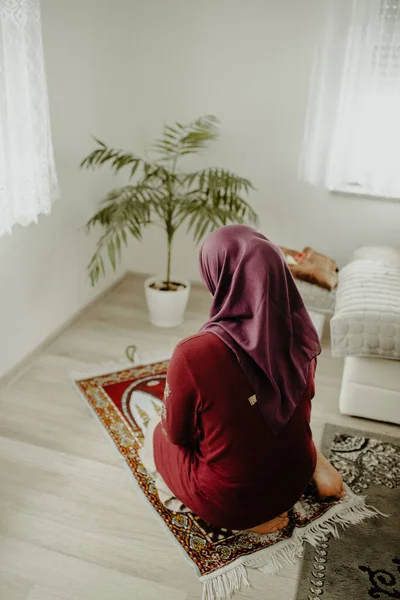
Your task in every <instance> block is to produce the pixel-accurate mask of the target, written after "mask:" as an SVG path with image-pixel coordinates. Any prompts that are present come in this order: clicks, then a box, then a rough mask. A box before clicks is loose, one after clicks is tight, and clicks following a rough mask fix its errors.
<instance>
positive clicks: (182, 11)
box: [44, 0, 400, 279]
mask: <svg viewBox="0 0 400 600" xmlns="http://www.w3.org/2000/svg"><path fill="white" fill-rule="evenodd" d="M318 2H319V0H302V1H301V2H276V0H248V1H247V2H244V1H243V0H201V1H199V0H146V1H145V2H139V1H138V0H136V1H132V0H115V1H113V2H111V0H109V1H107V0H81V1H80V2H78V0H70V1H69V2H68V3H64V2H62V1H61V0H57V1H54V0H44V13H45V15H46V13H47V20H48V21H49V22H50V21H51V23H52V24H53V25H54V26H55V27H56V28H57V29H58V28H60V27H61V24H62V29H61V30H60V31H59V32H58V33H57V35H53V38H54V39H53V40H52V42H53V44H54V48H57V47H58V46H59V45H60V39H59V36H60V35H61V38H62V39H65V37H71V38H72V36H75V38H74V39H76V35H77V32H78V41H79V40H81V36H82V33H83V32H85V34H86V36H87V37H88V39H87V44H86V50H87V52H88V54H89V57H88V56H87V55H83V56H82V57H80V59H79V60H83V61H84V64H85V65H86V64H87V63H88V61H89V60H90V72H91V73H90V78H91V83H92V85H93V88H92V91H91V94H92V98H93V109H94V111H95V113H96V120H94V119H89V120H88V123H86V130H91V131H95V132H96V134H97V135H99V136H102V137H103V138H104V139H105V140H107V141H108V142H110V143H112V144H115V145H122V146H126V147H128V148H132V149H138V150H141V149H142V147H143V142H144V141H146V140H147V141H150V140H151V139H152V135H155V134H157V133H158V132H159V129H160V128H161V126H162V124H163V122H164V121H167V122H168V121H171V122H173V121H174V120H175V119H178V120H181V121H185V120H190V119H192V118H193V117H195V116H198V115H201V114H205V113H211V114H215V115H217V116H218V117H219V118H220V119H221V122H222V137H221V140H220V142H219V143H218V144H217V145H216V146H215V147H214V148H213V149H212V150H211V151H210V152H209V153H208V154H207V155H206V158H204V160H205V161H207V163H208V164H214V165H221V166H225V167H229V168H231V169H233V170H235V171H237V172H239V173H240V174H243V175H245V176H248V177H249V178H250V179H251V180H252V181H253V182H254V185H255V186H256V187H257V189H258V192H257V193H254V194H253V196H252V201H253V202H254V205H255V207H256V209H257V211H258V212H259V214H260V217H261V229H262V231H263V232H264V233H265V234H266V235H268V236H269V237H271V238H272V239H274V240H276V241H277V242H279V243H282V244H285V245H289V246H293V247H295V248H302V247H304V246H305V245H312V246H314V247H315V248H317V249H319V250H321V251H323V252H326V253H328V254H330V255H332V256H334V257H335V258H336V259H337V260H338V262H339V263H340V264H342V263H344V262H345V261H346V260H347V259H348V258H349V256H350V255H351V252H352V251H353V250H354V249H355V248H356V247H357V246H358V245H360V244H366V243H368V244H382V243H384V244H386V243H393V244H394V243H399V238H400V235H399V229H400V203H389V202H386V201H382V200H366V199H361V200H360V199H356V198H351V197H343V196H342V197H340V196H335V195H332V194H329V193H327V192H325V191H324V190H318V189H314V188H312V187H310V186H308V185H306V184H303V183H302V182H300V181H299V179H298V176H297V166H298V157H299V149H300V144H301V139H302V134H303V124H304V116H305V111H306V103H307V94H308V82H309V75H310V69H311V65H312V55H313V48H314V41H315V39H316V36H317V34H318V31H319V29H320V24H319V22H318V15H319V12H318V10H317V5H318ZM48 37H49V34H48ZM80 43H81V42H80ZM48 47H49V48H50V44H48ZM72 58H73V59H76V54H75V53H74V55H73V57H72ZM54 60H55V59H54ZM64 68H65V66H64V64H61V65H60V69H64ZM75 68H77V69H78V70H79V68H80V67H79V64H78V65H75ZM75 89H76V88H75ZM76 91H78V90H76ZM96 95H97V97H96ZM78 110H79V108H78V106H77V107H76V111H78ZM83 133H86V131H84V132H83ZM164 263H165V245H164V239H163V237H162V233H161V232H160V230H158V229H154V230H150V231H149V232H148V234H146V236H145V240H144V243H143V245H142V246H139V245H138V244H134V246H133V248H132V253H131V256H130V257H129V259H128V264H129V265H130V267H131V268H133V269H135V270H139V271H143V272H159V271H160V270H163V269H164ZM174 266H175V268H174V270H175V271H176V272H178V273H181V274H182V275H185V276H189V277H191V278H192V279H197V278H198V273H197V258H196V249H195V247H194V244H193V243H192V241H191V240H190V239H189V238H187V236H186V234H185V233H184V232H182V235H180V236H179V238H178V240H177V243H176V246H175V252H174Z"/></svg>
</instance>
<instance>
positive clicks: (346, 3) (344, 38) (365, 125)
mask: <svg viewBox="0 0 400 600" xmlns="http://www.w3.org/2000/svg"><path fill="white" fill-rule="evenodd" d="M324 10H325V12H324V16H323V19H324V28H323V30H322V36H321V42H320V44H319V47H318V50H317V52H316V59H315V65H314V72H313V75H312V88H311V94H310V100H309V106H308V114H307V120H306V132H305V138H304V143H303V149H302V156H301V165H300V172H301V176H302V178H303V179H305V180H306V181H308V182H310V183H312V184H315V185H323V186H325V187H326V188H328V189H329V190H337V191H348V192H354V193H361V194H370V195H373V196H381V197H382V196H383V197H390V198H399V197H400V0H324Z"/></svg>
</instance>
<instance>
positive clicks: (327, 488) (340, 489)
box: [313, 452, 346, 498]
mask: <svg viewBox="0 0 400 600" xmlns="http://www.w3.org/2000/svg"><path fill="white" fill-rule="evenodd" d="M313 481H314V484H315V487H316V488H317V491H318V494H319V496H320V498H340V497H341V496H344V495H345V493H346V492H345V490H344V485H343V478H342V476H341V474H340V473H339V472H338V471H336V469H335V467H333V466H332V465H331V463H330V462H329V460H328V459H327V458H325V456H324V455H323V454H321V452H317V464H316V467H315V471H314V476H313Z"/></svg>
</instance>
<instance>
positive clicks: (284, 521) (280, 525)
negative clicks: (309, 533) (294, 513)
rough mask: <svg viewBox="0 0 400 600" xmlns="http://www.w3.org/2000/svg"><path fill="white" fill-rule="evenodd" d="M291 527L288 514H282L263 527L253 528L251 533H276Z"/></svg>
mask: <svg viewBox="0 0 400 600" xmlns="http://www.w3.org/2000/svg"><path fill="white" fill-rule="evenodd" d="M288 525H289V516H288V513H287V512H285V513H282V514H281V515H280V516H279V517H275V519H271V520H270V521H267V522H266V523H263V524H262V525H258V527H253V528H252V529H250V531H254V533H260V534H264V535H265V534H267V533H275V532H276V531H280V530H281V529H285V527H287V526H288Z"/></svg>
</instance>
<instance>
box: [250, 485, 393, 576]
mask: <svg viewBox="0 0 400 600" xmlns="http://www.w3.org/2000/svg"><path fill="white" fill-rule="evenodd" d="M378 516H383V517H386V516H387V515H384V514H383V513H381V512H380V511H379V510H377V509H376V508H373V507H371V506H367V505H366V504H365V498H364V497H362V496H351V497H350V498H349V500H348V502H347V506H346V504H344V505H343V504H342V505H340V504H339V505H338V506H337V510H336V511H335V512H334V514H333V515H331V516H330V517H329V518H328V519H326V517H325V520H324V516H323V517H322V518H321V520H320V521H319V522H316V523H313V524H311V525H309V526H308V527H306V528H305V530H298V529H297V530H296V529H295V530H294V532H293V535H292V537H291V538H290V539H289V540H286V541H284V542H279V543H278V544H276V546H271V547H269V548H265V549H264V550H260V551H259V552H257V554H255V555H254V556H253V557H248V558H247V559H246V560H245V562H244V564H245V565H246V566H247V567H249V568H252V569H258V570H260V571H262V572H263V573H267V574H269V575H271V574H273V573H277V572H278V571H279V570H280V569H282V568H283V567H285V566H290V565H293V564H295V563H296V561H297V559H298V558H299V557H300V556H301V555H302V553H303V545H304V542H308V543H309V544H311V545H312V546H316V545H317V544H319V543H320V542H323V541H325V540H326V538H327V536H328V535H329V534H331V535H332V536H333V537H335V538H337V537H339V530H340V529H339V526H341V528H342V529H345V528H346V527H348V526H349V525H356V524H357V523H360V522H361V521H364V519H368V518H371V517H378Z"/></svg>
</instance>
